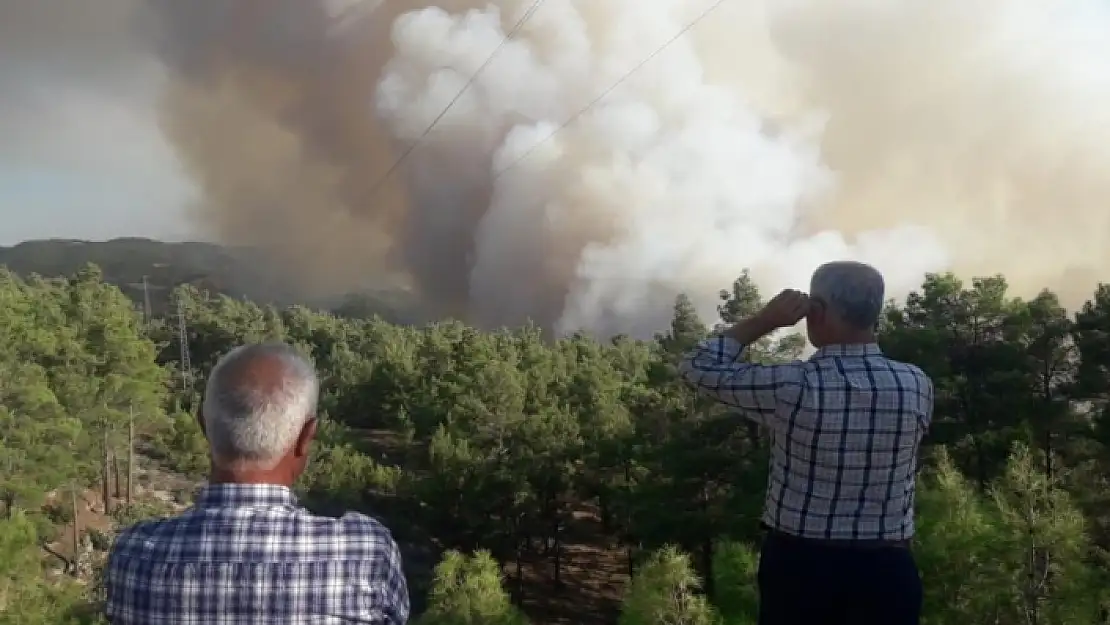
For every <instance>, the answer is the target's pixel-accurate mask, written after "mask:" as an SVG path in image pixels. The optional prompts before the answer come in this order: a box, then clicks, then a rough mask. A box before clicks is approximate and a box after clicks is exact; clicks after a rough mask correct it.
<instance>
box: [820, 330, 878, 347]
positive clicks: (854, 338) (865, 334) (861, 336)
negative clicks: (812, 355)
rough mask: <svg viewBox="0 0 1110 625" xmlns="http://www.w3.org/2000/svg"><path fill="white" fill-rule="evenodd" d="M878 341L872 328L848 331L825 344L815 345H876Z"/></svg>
mask: <svg viewBox="0 0 1110 625" xmlns="http://www.w3.org/2000/svg"><path fill="white" fill-rule="evenodd" d="M876 342H878V341H877V338H876V336H875V333H874V332H872V331H870V330H863V331H860V332H852V333H848V334H845V335H844V336H838V337H836V340H834V341H829V342H828V343H825V344H824V345H819V346H815V347H817V348H818V349H821V348H823V347H835V346H838V345H842V346H848V345H874V344H875V343H876Z"/></svg>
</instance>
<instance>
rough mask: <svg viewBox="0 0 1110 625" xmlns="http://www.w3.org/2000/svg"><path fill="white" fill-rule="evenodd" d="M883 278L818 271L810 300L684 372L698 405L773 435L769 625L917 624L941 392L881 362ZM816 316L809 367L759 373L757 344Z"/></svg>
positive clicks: (766, 556)
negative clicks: (717, 408) (922, 521)
mask: <svg viewBox="0 0 1110 625" xmlns="http://www.w3.org/2000/svg"><path fill="white" fill-rule="evenodd" d="M883 291H884V283H883V278H882V276H881V275H880V274H879V272H878V271H876V270H875V269H873V268H872V267H869V266H867V265H864V264H862V263H854V262H835V263H829V264H826V265H823V266H821V267H820V268H818V269H817V271H816V272H815V273H814V274H813V278H812V281H811V283H810V294H809V295H806V294H804V293H801V292H798V291H791V290H787V291H783V292H782V293H780V294H779V295H777V296H776V297H775V298H774V299H772V300H771V301H770V302H769V303H768V304H767V306H766V307H765V308H764V309H763V310H762V311H760V312H759V313H758V314H756V315H755V316H754V317H752V318H751V319H748V320H745V321H741V322H740V323H737V324H735V325H733V326H732V327H730V328H728V329H727V330H725V331H724V332H723V333H721V334H720V335H719V336H715V337H712V338H710V339H708V340H706V341H703V342H702V343H701V344H700V345H698V347H697V348H696V349H694V350H693V352H692V353H690V354H689V355H688V356H687V358H686V360H685V361H684V362H683V364H682V367H681V372H682V375H683V377H684V379H685V380H686V381H687V382H688V383H689V384H691V385H692V386H693V387H694V388H696V389H697V390H698V391H699V392H700V393H702V394H704V395H707V396H709V397H712V398H714V399H716V400H718V401H720V402H721V403H723V404H725V405H727V406H730V407H732V408H735V409H738V410H739V411H740V412H741V413H742V414H743V415H744V416H746V417H747V418H749V419H751V420H753V421H755V422H757V423H759V424H760V425H762V426H764V427H765V428H766V429H767V430H768V431H769V432H770V436H771V444H772V447H771V462H770V478H769V482H768V485H767V494H766V499H765V504H764V511H763V525H764V527H765V529H766V530H767V534H766V537H765V539H764V543H763V547H762V553H761V556H760V562H759V586H760V620H759V622H760V625H802V624H803V623H804V624H806V625H826V624H827V625H833V624H837V625H839V624H843V625H849V624H850V625H917V623H918V622H919V617H920V611H921V579H920V577H919V574H918V570H917V565H916V563H915V562H914V559H913V555H912V554H911V553H910V550H909V545H908V543H909V539H910V538H911V537H912V536H913V532H914V522H913V505H914V479H915V477H916V474H917V453H918V447H919V444H920V442H921V439H922V437H923V436H924V434H925V432H926V430H927V429H928V427H929V422H930V419H931V417H932V411H933V385H932V382H931V381H930V380H929V378H928V377H927V376H926V375H925V374H924V373H923V372H922V371H921V369H919V368H917V367H915V366H914V365H910V364H906V363H901V362H896V361H893V360H890V359H888V358H886V357H884V356H883V353H882V351H881V350H880V349H879V346H878V345H877V344H876V342H875V328H876V326H877V324H878V320H879V315H880V314H881V312H882V307H883V301H884V300H883ZM802 318H806V329H807V332H808V334H809V340H810V342H811V343H812V344H813V345H814V346H815V347H816V348H817V351H816V353H814V354H813V356H811V357H810V358H809V360H806V361H797V362H793V363H789V364H778V365H756V364H750V363H747V362H745V361H744V357H743V355H744V350H745V347H746V346H747V345H751V344H752V343H753V342H755V341H757V340H759V339H760V338H762V337H764V336H766V335H768V334H770V333H771V332H774V331H775V330H778V329H780V328H787V327H791V326H793V325H795V324H796V323H798V322H799V321H800V320H801V319H802Z"/></svg>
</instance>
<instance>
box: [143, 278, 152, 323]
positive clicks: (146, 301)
mask: <svg viewBox="0 0 1110 625" xmlns="http://www.w3.org/2000/svg"><path fill="white" fill-rule="evenodd" d="M150 316H151V311H150V285H149V284H147V281H146V276H143V321H144V322H146V323H147V324H150Z"/></svg>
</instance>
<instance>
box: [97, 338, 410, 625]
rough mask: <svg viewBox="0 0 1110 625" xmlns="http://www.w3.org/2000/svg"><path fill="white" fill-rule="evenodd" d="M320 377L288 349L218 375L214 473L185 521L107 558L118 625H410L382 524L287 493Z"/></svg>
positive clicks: (163, 525)
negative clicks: (322, 511)
mask: <svg viewBox="0 0 1110 625" xmlns="http://www.w3.org/2000/svg"><path fill="white" fill-rule="evenodd" d="M318 396H319V382H318V381H317V377H316V372H315V371H314V370H313V367H312V365H311V364H309V363H308V362H307V361H306V360H305V359H304V358H302V357H301V356H300V355H299V354H297V353H296V352H295V351H294V350H293V349H292V348H290V347H288V346H286V345H282V344H266V345H248V346H244V347H240V348H238V349H236V350H234V351H232V352H230V353H229V354H227V355H226V356H224V357H223V358H222V359H221V360H220V361H219V363H217V364H216V367H215V368H214V369H213V370H212V375H211V377H210V378H209V380H208V388H207V389H206V392H205V397H204V406H203V412H202V417H201V426H202V428H203V429H204V432H205V436H206V437H207V439H208V442H209V446H210V451H211V457H212V458H211V459H212V473H211V476H210V478H209V483H208V485H207V486H206V487H204V488H203V489H202V490H201V491H200V494H199V495H198V496H197V499H196V503H195V505H194V506H193V507H192V508H190V509H189V510H188V511H186V512H185V513H184V514H183V515H181V516H179V517H177V518H172V519H166V520H160V521H147V522H143V523H139V524H137V525H135V526H133V527H131V528H129V529H127V530H125V531H124V532H123V533H121V534H120V535H119V537H118V538H117V539H116V543H115V545H114V546H113V548H112V552H111V554H110V556H109V561H108V569H107V575H106V585H107V595H108V598H107V607H106V613H107V616H108V619H109V621H110V622H112V623H113V624H114V625H169V624H170V623H173V624H175V625H201V624H203V625H294V624H299V623H334V624H341V623H369V624H374V625H404V623H406V621H407V620H408V615H409V597H408V588H407V585H406V583H405V577H404V574H403V573H402V570H401V555H400V553H399V552H398V550H397V545H396V543H395V542H394V541H393V537H392V536H391V535H390V533H389V530H387V529H386V528H385V527H384V526H382V525H381V524H380V523H378V522H377V521H375V520H374V519H372V518H369V517H366V516H363V515H361V514H355V513H348V514H346V515H344V516H343V517H342V518H338V519H333V518H324V517H317V516H313V515H311V514H309V513H308V512H306V511H305V510H303V509H301V508H299V507H298V506H297V500H296V497H294V495H293V492H292V490H291V488H290V487H291V486H292V484H293V482H294V481H295V480H296V479H297V477H298V476H300V474H301V473H302V472H303V471H304V469H305V465H306V463H307V461H308V451H309V443H310V441H311V440H312V438H313V436H314V435H315V433H316V418H315V412H316V401H317V398H318Z"/></svg>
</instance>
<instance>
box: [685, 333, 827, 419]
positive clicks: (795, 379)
mask: <svg viewBox="0 0 1110 625" xmlns="http://www.w3.org/2000/svg"><path fill="white" fill-rule="evenodd" d="M745 349H747V346H746V345H742V344H741V343H739V342H737V341H736V340H734V339H731V338H728V337H725V336H714V337H711V338H708V339H706V340H704V341H702V342H701V343H699V344H698V346H697V347H695V348H694V349H693V350H692V351H691V352H690V353H688V354H687V355H686V357H685V358H684V359H683V360H682V363H681V364H680V365H679V373H680V374H681V375H682V378H683V379H684V380H685V381H686V383H687V384H689V385H690V386H691V387H693V388H694V389H695V390H696V391H697V392H698V393H699V394H701V395H704V396H706V397H710V398H712V399H715V400H717V401H718V402H720V403H722V404H725V405H726V406H730V407H732V408H737V409H739V410H740V411H741V412H743V413H744V416H746V417H748V418H749V419H752V420H754V421H757V422H759V423H761V424H763V425H767V426H774V425H775V423H774V421H775V419H774V417H775V415H777V414H780V410H781V409H788V410H789V409H791V408H794V407H796V406H797V405H798V404H799V402H800V401H801V396H802V390H803V388H804V382H805V368H804V364H803V363H801V362H793V363H787V364H777V365H757V364H752V363H748V362H744V360H743V358H742V356H743V353H744V350H745ZM789 412H793V411H792V410H790V411H789Z"/></svg>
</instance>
